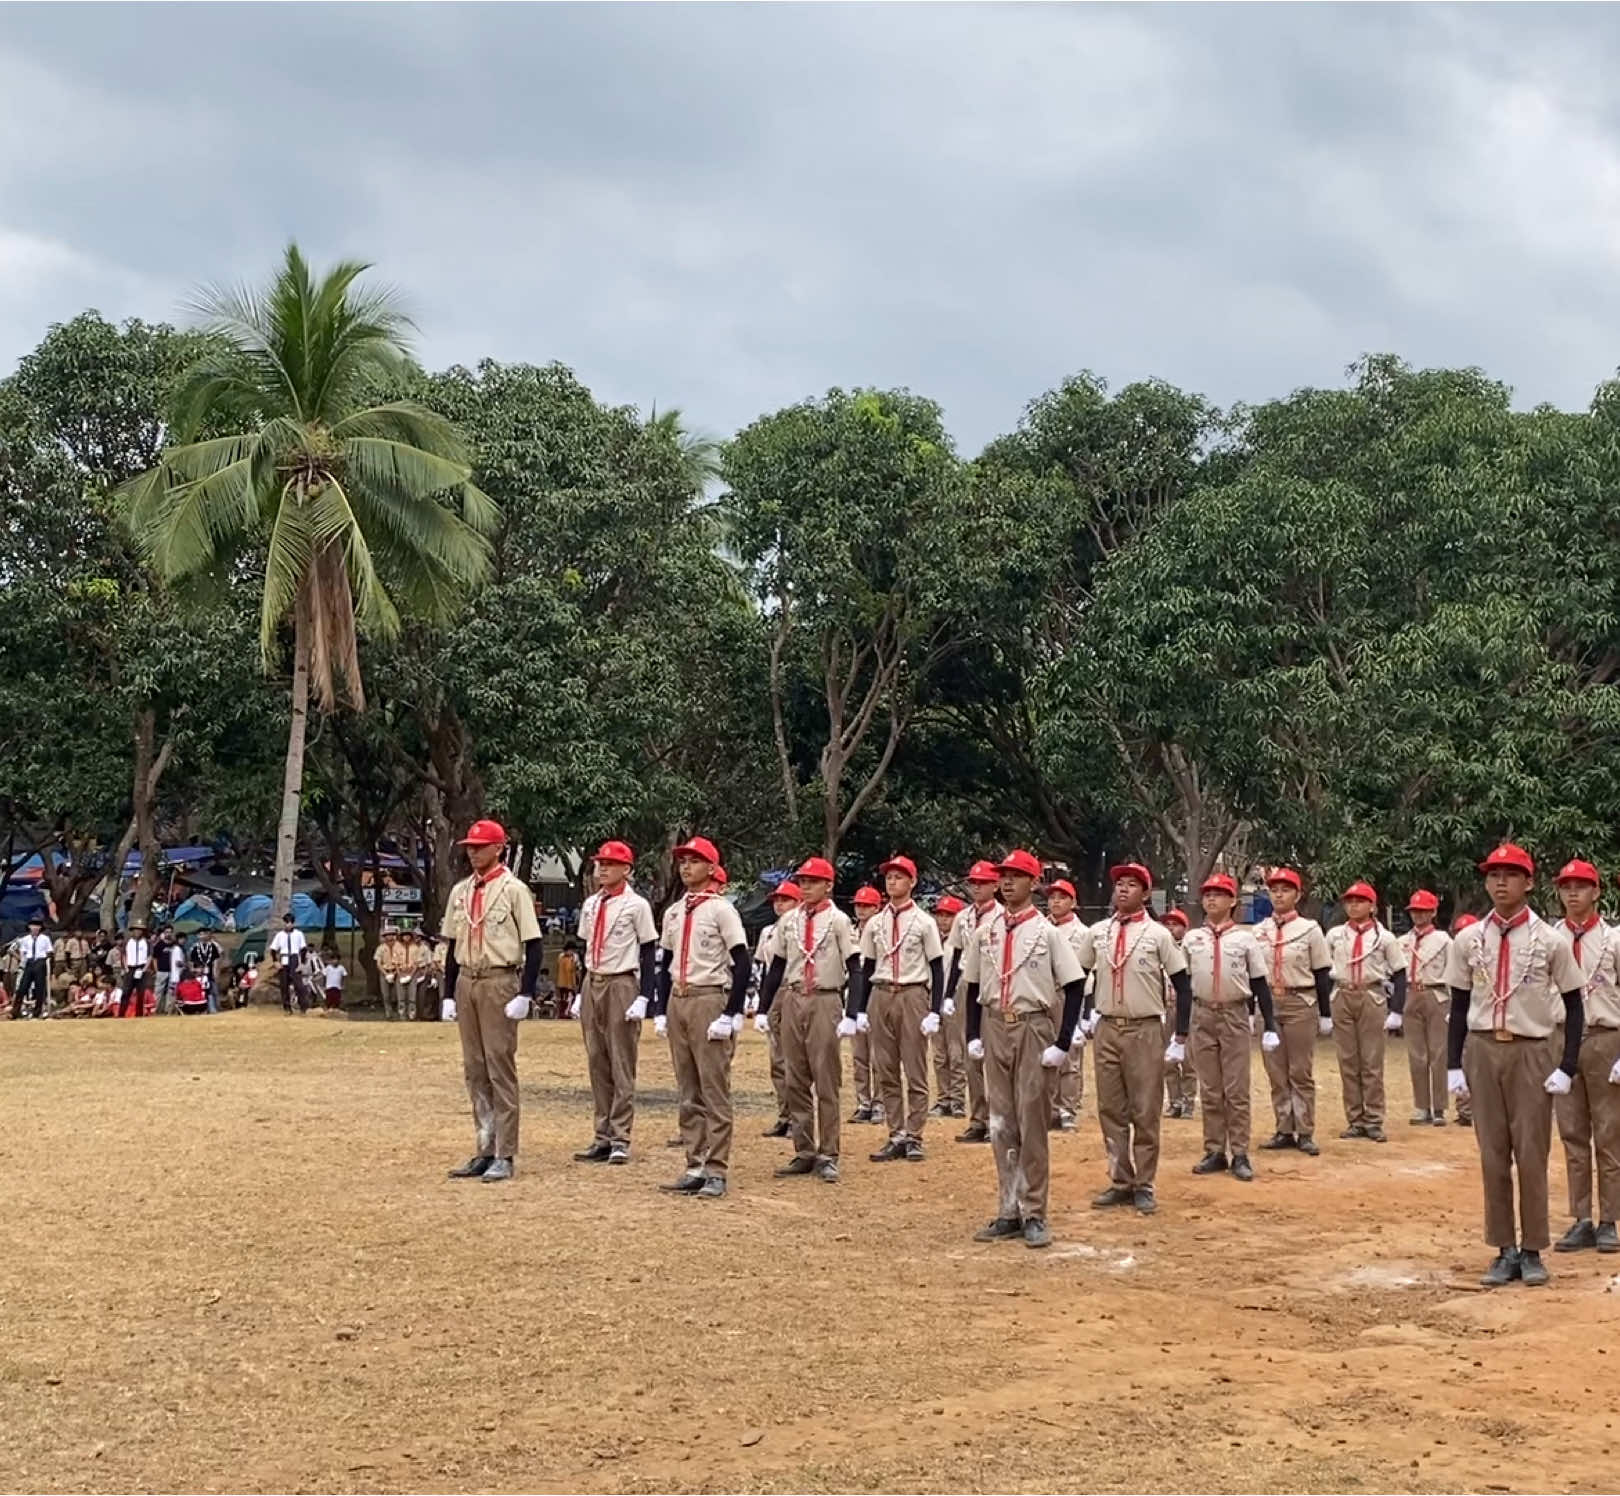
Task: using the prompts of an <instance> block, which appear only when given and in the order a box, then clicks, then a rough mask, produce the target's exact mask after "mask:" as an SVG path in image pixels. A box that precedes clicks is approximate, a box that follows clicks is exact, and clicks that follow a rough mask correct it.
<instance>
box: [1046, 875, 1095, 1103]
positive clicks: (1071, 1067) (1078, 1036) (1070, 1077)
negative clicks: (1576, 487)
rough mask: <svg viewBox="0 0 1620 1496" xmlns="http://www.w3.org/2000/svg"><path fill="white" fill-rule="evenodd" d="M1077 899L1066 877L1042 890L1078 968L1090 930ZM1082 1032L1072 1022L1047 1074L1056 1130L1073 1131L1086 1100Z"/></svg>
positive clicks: (1085, 958)
mask: <svg viewBox="0 0 1620 1496" xmlns="http://www.w3.org/2000/svg"><path fill="white" fill-rule="evenodd" d="M1077 902H1078V899H1077V897H1076V895H1075V891H1074V884H1072V883H1071V882H1069V880H1068V879H1067V878H1058V879H1057V880H1056V881H1054V882H1053V883H1052V884H1051V885H1050V886H1049V887H1048V888H1047V890H1046V917H1047V919H1048V920H1050V921H1051V924H1052V928H1053V929H1054V930H1056V931H1057V932H1058V934H1059V935H1060V936H1061V937H1062V938H1063V939H1065V940H1067V941H1068V942H1069V948H1070V949H1071V950H1072V951H1073V952H1074V958H1075V960H1076V961H1079V962H1080V964H1081V967H1082V969H1084V968H1085V967H1087V966H1089V965H1090V961H1089V956H1090V952H1091V932H1090V931H1089V930H1087V929H1086V927H1085V925H1083V924H1082V923H1081V922H1080V919H1079V918H1078V916H1077V915H1076V914H1075V912H1074V906H1075V904H1076V903H1077ZM1085 1050H1086V1031H1085V1028H1084V1027H1083V1026H1082V1025H1081V1024H1078V1023H1077V1024H1075V1026H1074V1036H1073V1038H1072V1039H1071V1040H1070V1041H1069V1052H1068V1055H1067V1057H1066V1058H1065V1059H1064V1061H1063V1063H1062V1065H1060V1066H1059V1067H1058V1068H1057V1070H1055V1071H1053V1072H1051V1073H1050V1074H1049V1075H1048V1077H1047V1091H1048V1093H1049V1096H1050V1101H1051V1105H1050V1107H1049V1112H1050V1121H1051V1125H1052V1127H1053V1128H1055V1129H1056V1130H1057V1131H1058V1132H1073V1131H1074V1129H1075V1122H1076V1119H1077V1118H1078V1117H1079V1116H1080V1107H1081V1103H1083V1102H1084V1101H1085V1099H1086V1067H1085V1064H1084V1056H1085Z"/></svg>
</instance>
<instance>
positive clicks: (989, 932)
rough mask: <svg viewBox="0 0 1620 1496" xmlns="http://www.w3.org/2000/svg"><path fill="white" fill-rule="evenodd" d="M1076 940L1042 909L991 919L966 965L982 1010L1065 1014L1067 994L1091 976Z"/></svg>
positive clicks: (964, 968)
mask: <svg viewBox="0 0 1620 1496" xmlns="http://www.w3.org/2000/svg"><path fill="white" fill-rule="evenodd" d="M1085 974H1086V973H1085V968H1084V967H1083V966H1081V964H1080V958H1079V957H1078V956H1077V955H1076V954H1075V949H1074V943H1073V940H1072V938H1071V937H1069V936H1066V935H1064V934H1061V933H1060V932H1059V931H1058V929H1057V927H1056V926H1055V925H1053V924H1052V922H1051V921H1050V920H1049V919H1047V918H1046V916H1045V915H1043V914H1042V913H1041V912H1040V911H1039V910H1038V909H1035V908H1034V907H1030V908H1027V909H1025V910H1024V911H1023V912H1022V913H1021V914H1005V913H1004V914H1003V917H1002V918H1001V919H999V920H986V921H985V922H984V923H983V924H982V925H980V926H979V928H978V929H977V930H976V931H975V932H974V935H973V941H972V944H970V945H969V946H968V948H967V955H966V958H965V959H964V961H963V963H962V975H963V976H964V977H966V978H967V981H968V985H969V986H972V985H973V984H974V983H977V984H978V988H979V1003H980V1005H981V1006H982V1007H986V1008H990V1009H991V1010H993V1011H996V1012H1002V1013H1039V1012H1041V1011H1042V1010H1050V1011H1051V1012H1052V1013H1053V1014H1054V1016H1056V1015H1057V1014H1059V1013H1061V1012H1062V1004H1063V989H1064V988H1065V987H1067V986H1068V985H1069V983H1070V982H1078V981H1080V980H1081V979H1082V978H1083V977H1084V976H1085Z"/></svg>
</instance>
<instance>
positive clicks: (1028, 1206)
mask: <svg viewBox="0 0 1620 1496" xmlns="http://www.w3.org/2000/svg"><path fill="white" fill-rule="evenodd" d="M999 872H1000V882H1001V897H1002V901H1003V903H1004V905H1005V908H1006V918H1005V919H1004V920H1002V921H999V922H997V923H996V924H988V923H987V924H986V925H984V926H983V927H982V928H981V929H980V930H979V931H978V932H977V933H976V935H975V936H974V940H973V943H972V945H970V946H969V947H968V951H967V960H966V961H965V962H964V963H963V970H962V975H963V977H964V978H965V979H966V981H967V1033H968V1047H969V1050H970V1051H971V1052H973V1053H974V1054H975V1055H976V1056H977V1058H979V1059H980V1060H982V1061H983V1062H984V1084H985V1090H986V1092H987V1093H988V1096H989V1102H990V1146H991V1149H992V1151H993V1152H994V1154H995V1159H996V1183H997V1187H998V1190H999V1199H1000V1205H999V1208H998V1210H997V1212H996V1217H995V1219H994V1220H992V1221H991V1222H990V1223H989V1225H987V1226H985V1227H983V1228H982V1229H981V1230H979V1231H978V1232H977V1233H976V1234H975V1236H974V1240H975V1241H1003V1240H1007V1239H1009V1238H1011V1237H1015V1236H1022V1237H1023V1239H1024V1245H1025V1246H1026V1247H1044V1246H1046V1245H1048V1244H1049V1243H1050V1242H1051V1240H1052V1233H1051V1231H1050V1230H1049V1229H1048V1227H1047V1224H1046V1208H1047V1178H1048V1168H1049V1163H1050V1154H1049V1151H1048V1148H1049V1143H1048V1139H1047V1126H1048V1116H1049V1111H1050V1106H1051V1103H1050V1100H1049V1099H1048V1097H1049V1092H1048V1084H1049V1083H1048V1076H1050V1075H1054V1074H1056V1073H1057V1071H1059V1070H1060V1069H1062V1067H1063V1063H1064V1061H1065V1060H1066V1059H1067V1058H1068V1056H1069V1046H1070V1043H1071V1041H1072V1040H1073V1038H1074V1029H1075V1024H1076V1023H1077V1022H1078V1021H1079V1018H1080V1003H1081V998H1082V994H1083V993H1084V990H1085V967H1084V966H1083V965H1082V964H1081V961H1080V958H1079V956H1078V955H1076V953H1075V947H1074V945H1073V944H1072V943H1071V942H1070V940H1069V939H1068V938H1067V937H1065V936H1063V935H1061V934H1060V933H1059V932H1058V931H1057V929H1056V928H1055V927H1054V926H1053V925H1052V924H1051V922H1050V921H1049V920H1047V919H1045V918H1044V917H1043V916H1042V914H1041V912H1040V910H1038V909H1037V908H1036V907H1035V905H1034V903H1033V899H1034V895H1035V884H1036V882H1037V881H1038V880H1039V878H1040V876H1041V864H1040V859H1039V858H1037V857H1036V856H1035V855H1034V854H1033V853H1030V852H1025V851H1015V852H1009V853H1008V854H1007V856H1006V858H1005V860H1004V861H1003V862H1002V863H1001V864H1000V867H999ZM1153 1110H1154V1113H1155V1115H1157V1113H1158V1088H1157V1087H1155V1088H1154V1105H1153Z"/></svg>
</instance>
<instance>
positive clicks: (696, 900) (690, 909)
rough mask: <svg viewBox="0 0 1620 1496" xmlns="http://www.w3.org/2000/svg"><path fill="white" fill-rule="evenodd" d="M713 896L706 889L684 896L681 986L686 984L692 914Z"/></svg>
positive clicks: (690, 946) (690, 944)
mask: <svg viewBox="0 0 1620 1496" xmlns="http://www.w3.org/2000/svg"><path fill="white" fill-rule="evenodd" d="M713 897H714V894H713V893H712V892H711V891H710V890H708V889H704V890H703V892H702V893H689V894H687V896H686V912H685V916H684V918H683V919H682V920H681V977H680V982H681V986H682V987H684V986H685V985H686V957H687V952H688V951H690V950H691V948H692V916H693V915H694V914H696V913H697V911H698V909H699V908H700V907H701V905H702V904H703V903H704V902H705V901H706V900H708V899H712V898H713Z"/></svg>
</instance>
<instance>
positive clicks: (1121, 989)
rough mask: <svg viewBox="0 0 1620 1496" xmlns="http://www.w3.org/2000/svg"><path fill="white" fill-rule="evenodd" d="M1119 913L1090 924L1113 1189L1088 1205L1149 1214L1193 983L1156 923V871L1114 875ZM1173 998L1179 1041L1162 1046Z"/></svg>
mask: <svg viewBox="0 0 1620 1496" xmlns="http://www.w3.org/2000/svg"><path fill="white" fill-rule="evenodd" d="M1109 876H1110V877H1111V878H1112V879H1113V881H1114V912H1113V913H1112V914H1111V915H1109V917H1108V918H1107V919H1105V920H1102V921H1101V922H1100V923H1098V924H1095V925H1093V926H1092V927H1091V943H1092V949H1093V951H1094V953H1095V968H1096V972H1097V990H1096V1006H1097V1012H1098V1014H1099V1015H1100V1017H1099V1020H1098V1023H1097V1031H1096V1035H1095V1040H1094V1043H1093V1052H1094V1055H1095V1059H1094V1062H1093V1063H1094V1064H1095V1065H1096V1068H1097V1119H1098V1121H1099V1122H1100V1123H1101V1124H1102V1135H1103V1144H1104V1146H1105V1147H1106V1148H1107V1150H1108V1173H1109V1179H1110V1180H1111V1183H1110V1184H1109V1186H1108V1188H1107V1189H1105V1190H1104V1191H1103V1192H1102V1193H1101V1194H1100V1195H1098V1196H1097V1197H1096V1199H1094V1200H1093V1201H1092V1202H1091V1203H1092V1206H1093V1207H1094V1208H1096V1209H1099V1210H1101V1209H1105V1208H1106V1207H1108V1206H1111V1205H1132V1204H1134V1205H1135V1206H1136V1208H1137V1209H1138V1210H1139V1211H1141V1213H1142V1214H1143V1215H1152V1214H1153V1212H1154V1211H1155V1210H1157V1209H1158V1201H1157V1199H1156V1197H1155V1196H1154V1193H1153V1181H1154V1177H1155V1176H1156V1175H1157V1173H1158V1170H1159V1097H1160V1096H1161V1095H1162V1094H1163V1092H1164V1066H1165V1062H1166V1061H1167V1060H1168V1061H1172V1062H1174V1061H1179V1060H1185V1059H1186V1058H1187V1048H1186V1037H1187V1025H1188V1022H1189V1021H1190V1019H1191V1017H1192V986H1191V984H1190V983H1189V982H1188V980H1187V959H1186V957H1185V956H1183V955H1182V954H1181V947H1180V946H1179V945H1177V944H1176V940H1175V937H1174V936H1173V935H1171V933H1170V932H1169V930H1167V929H1166V928H1165V927H1164V926H1163V925H1161V924H1160V923H1159V922H1158V921H1157V920H1154V919H1149V918H1148V914H1147V907H1146V905H1147V897H1148V894H1149V892H1150V891H1151V890H1152V888H1153V874H1152V873H1150V872H1149V871H1148V870H1147V868H1145V867H1143V866H1142V864H1141V863H1139V862H1126V863H1121V864H1120V865H1119V866H1117V867H1115V868H1112V869H1110V871H1109ZM1167 980H1168V982H1169V984H1170V986H1171V987H1172V988H1173V989H1174V991H1175V995H1176V1034H1175V1037H1174V1038H1173V1039H1172V1040H1171V1041H1170V1043H1169V1045H1168V1046H1166V1045H1165V1043H1164V1011H1165V1004H1164V990H1165V983H1166V981H1167Z"/></svg>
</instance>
